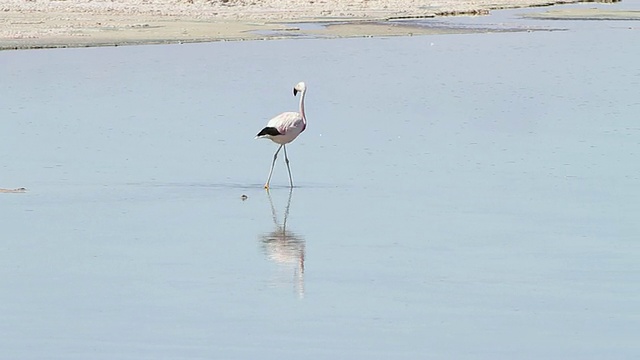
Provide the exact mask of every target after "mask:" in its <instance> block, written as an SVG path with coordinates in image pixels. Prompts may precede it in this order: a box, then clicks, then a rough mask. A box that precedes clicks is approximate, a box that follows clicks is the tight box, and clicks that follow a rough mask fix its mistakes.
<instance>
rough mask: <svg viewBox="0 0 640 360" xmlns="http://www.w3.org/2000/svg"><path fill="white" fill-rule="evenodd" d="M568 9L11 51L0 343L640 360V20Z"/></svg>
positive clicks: (202, 353) (26, 355)
mask: <svg viewBox="0 0 640 360" xmlns="http://www.w3.org/2000/svg"><path fill="white" fill-rule="evenodd" d="M621 4H622V5H624V2H623V3H621ZM630 4H635V3H633V2H632V3H630ZM622 5H620V6H622ZM594 6H595V5H594ZM616 6H618V5H616ZM523 21H524V20H523ZM527 21H530V20H527ZM542 23H545V22H544V21H542V22H536V24H542ZM562 23H563V24H562V26H563V27H566V28H567V30H566V31H553V32H548V31H544V32H535V31H534V32H517V33H494V34H468V35H439V36H421V37H403V38H369V39H342V40H324V39H316V40H314V39H301V40H283V41H267V42H219V43H211V44H190V45H167V46H138V47H117V48H89V49H57V50H30V51H3V52H0V79H2V82H1V83H2V86H0V99H1V100H0V102H1V104H2V105H1V106H0V120H1V122H0V124H1V125H0V133H1V134H2V137H1V139H2V141H0V187H3V188H15V187H26V188H28V190H29V191H28V192H27V193H25V194H0V195H2V196H0V219H1V224H2V225H1V226H2V232H1V234H2V240H1V241H0V349H1V350H0V358H1V359H604V358H607V359H635V358H638V357H640V344H639V343H638V341H637V339H638V334H639V333H640V285H639V284H640V261H639V260H640V243H639V237H640V222H639V221H638V219H639V214H640V186H639V185H640V166H639V165H638V164H640V117H639V116H638V114H640V97H639V96H638V94H639V93H640V61H638V59H640V46H637V45H638V44H639V43H640V42H639V40H640V25H639V24H638V22H614V21H589V22H562ZM546 24H549V25H548V26H549V27H557V26H558V25H557V23H553V22H551V23H549V22H546ZM574 24H575V25H574ZM300 80H304V81H306V82H307V84H308V87H309V91H308V96H307V116H308V119H309V126H308V129H307V131H305V132H304V133H303V134H302V135H301V137H300V138H299V139H298V140H296V141H295V142H294V143H292V144H291V145H290V146H289V147H288V151H289V156H290V158H291V167H292V171H293V176H294V181H295V183H296V188H295V189H294V190H293V192H292V193H290V192H289V190H288V188H287V184H288V179H287V175H286V167H285V166H284V163H283V159H279V162H278V164H277V166H276V169H275V175H274V179H273V181H272V185H273V186H274V188H273V189H272V191H271V193H270V197H269V196H268V194H267V193H265V191H264V190H263V189H262V184H263V183H264V181H265V179H266V176H267V172H268V169H269V165H270V161H271V157H272V154H273V152H274V151H275V150H276V147H277V146H276V145H275V144H273V143H271V142H269V141H267V140H254V139H253V136H254V135H255V134H256V133H257V132H258V131H259V130H260V129H261V128H262V127H263V126H264V125H265V124H266V122H267V120H268V119H269V118H270V117H272V116H274V115H276V114H278V113H279V112H282V111H289V110H296V109H297V98H294V97H293V96H292V94H291V88H292V86H293V85H294V84H295V83H296V82H298V81H300ZM242 195H246V196H248V198H247V199H246V200H245V201H243V200H242V199H241V196H242ZM285 217H286V226H283V223H284V221H285Z"/></svg>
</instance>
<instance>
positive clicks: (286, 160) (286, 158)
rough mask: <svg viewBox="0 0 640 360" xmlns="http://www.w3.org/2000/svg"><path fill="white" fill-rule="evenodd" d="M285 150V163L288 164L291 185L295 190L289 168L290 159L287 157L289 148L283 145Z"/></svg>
mask: <svg viewBox="0 0 640 360" xmlns="http://www.w3.org/2000/svg"><path fill="white" fill-rule="evenodd" d="M282 147H283V148H284V162H285V163H286V164H287V171H289V185H291V188H293V178H292V177H291V168H290V167H289V158H288V157H287V146H286V145H282Z"/></svg>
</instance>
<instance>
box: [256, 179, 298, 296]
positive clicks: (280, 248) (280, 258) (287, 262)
mask: <svg viewBox="0 0 640 360" xmlns="http://www.w3.org/2000/svg"><path fill="white" fill-rule="evenodd" d="M292 194H293V189H290V190H289V198H288V200H287V206H286V208H285V211H284V220H283V222H282V223H280V222H279V221H278V214H277V213H276V208H275V207H274V206H273V200H272V199H271V194H270V193H269V191H268V190H267V197H268V198H269V204H270V205H271V216H272V217H273V223H274V225H275V229H274V230H273V231H271V232H269V233H267V234H264V235H262V236H261V237H260V242H261V245H262V250H263V251H264V253H265V255H267V257H268V258H269V260H271V261H273V262H275V263H277V264H279V265H280V267H282V268H285V269H290V270H292V271H293V283H294V288H295V290H296V292H297V293H298V295H299V296H300V297H301V298H302V297H304V254H305V240H304V238H303V237H302V236H300V235H297V234H295V233H293V232H292V231H289V230H288V229H287V218H288V217H289V208H290V207H291V195H292Z"/></svg>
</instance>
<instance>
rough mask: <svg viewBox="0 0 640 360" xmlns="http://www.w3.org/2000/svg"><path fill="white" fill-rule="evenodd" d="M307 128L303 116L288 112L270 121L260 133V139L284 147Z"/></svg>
mask: <svg viewBox="0 0 640 360" xmlns="http://www.w3.org/2000/svg"><path fill="white" fill-rule="evenodd" d="M305 127H306V124H305V122H304V119H303V118H302V115H300V113H297V112H293V111H288V112H283V113H282V114H280V115H278V116H276V117H274V118H273V119H271V120H269V122H268V123H267V126H266V127H265V128H264V129H262V131H260V132H259V133H258V135H257V136H258V137H266V138H268V139H270V140H271V141H273V142H274V143H276V144H280V145H284V144H288V143H290V142H292V141H293V140H295V139H296V138H297V137H298V135H300V134H301V133H302V132H303V131H304V129H305Z"/></svg>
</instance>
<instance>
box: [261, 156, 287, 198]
mask: <svg viewBox="0 0 640 360" xmlns="http://www.w3.org/2000/svg"><path fill="white" fill-rule="evenodd" d="M283 146H284V145H280V147H279V148H278V150H276V153H275V154H273V162H272V163H271V169H270V170H269V177H268V178H267V183H266V184H264V188H265V189H267V190H269V183H270V182H271V175H273V166H274V165H275V164H276V159H277V158H278V153H279V152H280V149H282V147H283ZM286 152H287V150H285V153H286ZM285 157H286V156H285Z"/></svg>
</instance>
